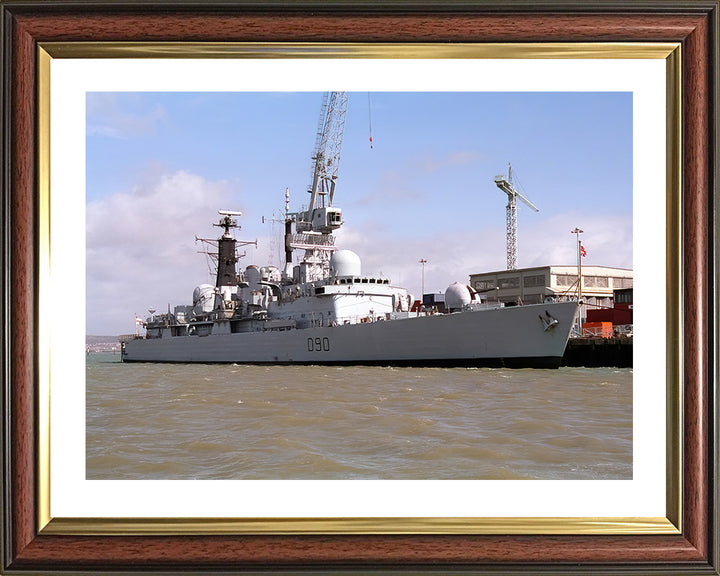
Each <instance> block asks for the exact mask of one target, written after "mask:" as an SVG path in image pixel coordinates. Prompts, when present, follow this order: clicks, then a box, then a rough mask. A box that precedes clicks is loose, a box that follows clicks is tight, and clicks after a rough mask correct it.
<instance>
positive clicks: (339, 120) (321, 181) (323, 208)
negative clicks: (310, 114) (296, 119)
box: [296, 92, 348, 234]
mask: <svg viewBox="0 0 720 576" xmlns="http://www.w3.org/2000/svg"><path fill="white" fill-rule="evenodd" d="M347 103H348V93H347V92H329V93H328V92H325V94H323V101H322V105H321V107H320V119H319V120H318V129H317V134H316V137H315V148H314V151H313V155H312V159H313V167H312V174H311V178H312V180H311V183H310V185H309V186H308V193H309V194H310V203H309V204H308V209H307V211H305V212H300V213H299V214H298V220H297V226H296V229H297V231H298V232H304V231H309V230H312V231H315V232H320V233H323V234H329V233H330V232H332V231H333V230H335V229H337V228H339V227H340V226H341V225H342V214H341V211H340V208H334V207H333V196H334V195H335V184H336V182H337V179H338V168H339V167H340V149H341V147H342V138H343V131H344V129H345V113H346V111H347Z"/></svg>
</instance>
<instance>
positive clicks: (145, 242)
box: [86, 172, 237, 335]
mask: <svg viewBox="0 0 720 576" xmlns="http://www.w3.org/2000/svg"><path fill="white" fill-rule="evenodd" d="M236 196H237V191H236V190H235V189H234V186H233V185H232V184H231V183H229V182H226V181H220V182H208V181H207V180H205V179H203V178H202V177H200V176H197V175H194V174H189V173H187V172H177V173H175V174H166V175H164V176H162V177H161V178H160V179H159V180H157V181H155V182H154V183H148V184H143V185H138V186H136V187H134V188H133V189H131V190H128V191H125V192H122V193H117V194H113V195H111V196H109V197H107V198H105V199H103V200H99V201H94V202H90V203H88V205H87V214H86V226H87V228H86V241H87V245H86V253H87V274H86V277H87V297H86V305H87V332H88V334H110V335H112V334H117V333H118V332H130V331H132V330H133V328H134V325H133V314H134V313H137V314H138V315H143V314H145V313H146V312H147V309H148V308H149V307H155V308H157V309H158V310H165V309H166V307H167V305H168V304H171V306H175V305H178V304H186V303H190V301H191V299H192V291H193V288H194V287H195V286H196V285H197V284H200V283H202V282H206V281H208V280H210V275H209V274H208V266H207V263H206V257H205V256H203V255H202V254H198V253H197V251H198V250H199V249H200V246H199V245H197V246H196V244H195V234H197V235H198V236H206V237H210V238H214V237H216V236H217V229H216V228H212V229H211V224H212V222H213V221H214V220H215V219H216V218H217V210H218V209H222V208H231V206H230V205H231V203H232V200H233V199H234V198H235V197H236Z"/></svg>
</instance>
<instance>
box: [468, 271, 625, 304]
mask: <svg viewBox="0 0 720 576" xmlns="http://www.w3.org/2000/svg"><path fill="white" fill-rule="evenodd" d="M470 285H471V286H472V287H473V288H474V289H475V290H477V291H478V292H479V293H480V294H481V295H484V296H485V297H486V299H487V301H488V302H497V301H499V302H505V303H513V302H515V303H523V304H539V303H541V302H545V301H546V300H548V299H554V300H574V299H577V296H578V268H577V266H540V267H536V268H518V269H517V270H501V271H497V272H483V273H480V274H471V275H470ZM632 287H633V271H632V270H631V269H627V268H611V267H607V266H583V267H582V299H583V302H584V303H585V304H586V306H583V308H584V309H585V310H592V309H599V308H612V307H613V305H614V302H613V291H614V290H618V289H622V288H632ZM583 315H584V314H583Z"/></svg>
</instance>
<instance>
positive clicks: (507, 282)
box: [498, 276, 520, 288]
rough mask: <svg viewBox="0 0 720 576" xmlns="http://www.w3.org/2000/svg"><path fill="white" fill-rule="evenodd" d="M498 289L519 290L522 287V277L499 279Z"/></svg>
mask: <svg viewBox="0 0 720 576" xmlns="http://www.w3.org/2000/svg"><path fill="white" fill-rule="evenodd" d="M498 287H499V288H519V287H520V277H519V276H510V277H508V278H499V279H498Z"/></svg>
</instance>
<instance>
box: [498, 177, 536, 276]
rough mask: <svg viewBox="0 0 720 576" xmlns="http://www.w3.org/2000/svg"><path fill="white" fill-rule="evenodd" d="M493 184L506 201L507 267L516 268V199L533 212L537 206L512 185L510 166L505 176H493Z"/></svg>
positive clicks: (509, 268)
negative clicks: (504, 195) (504, 196)
mask: <svg viewBox="0 0 720 576" xmlns="http://www.w3.org/2000/svg"><path fill="white" fill-rule="evenodd" d="M495 184H496V185H497V187H498V188H500V190H502V191H503V192H505V194H507V197H508V203H507V206H506V207H505V242H506V250H507V269H508V270H517V259H518V248H517V199H518V198H520V200H522V201H523V202H524V203H525V204H527V205H528V206H529V207H530V208H532V209H533V210H534V211H535V212H539V210H538V208H537V207H536V206H535V205H534V204H533V203H532V202H530V200H528V199H527V198H525V196H523V195H522V194H520V192H518V191H517V190H516V189H515V187H514V185H513V176H512V166H511V165H510V164H508V175H507V178H506V177H505V175H504V174H500V175H498V176H495Z"/></svg>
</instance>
